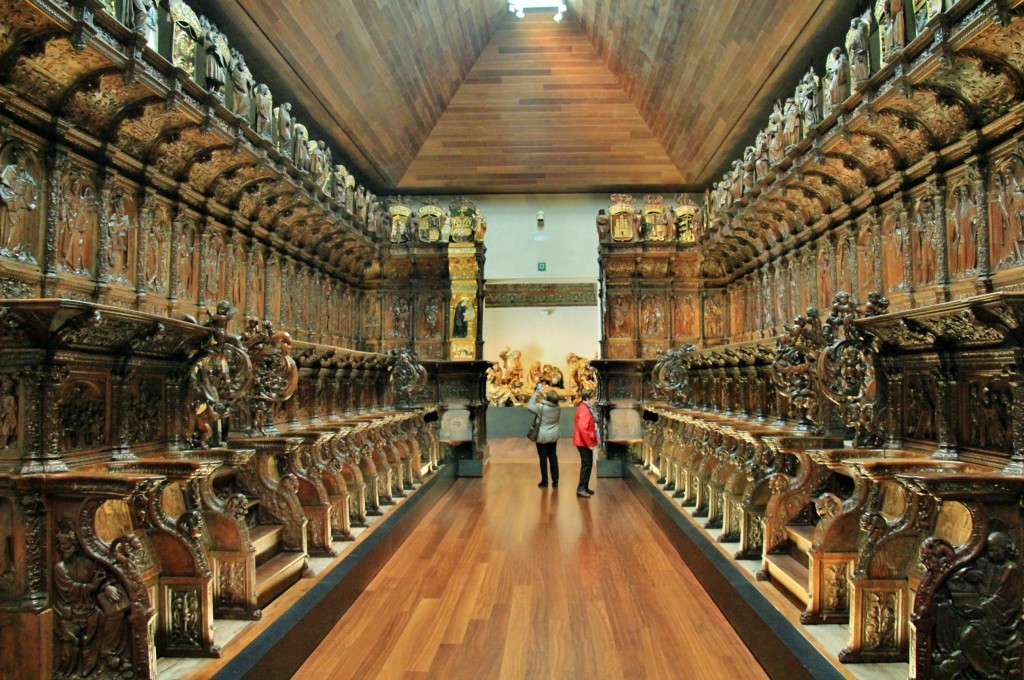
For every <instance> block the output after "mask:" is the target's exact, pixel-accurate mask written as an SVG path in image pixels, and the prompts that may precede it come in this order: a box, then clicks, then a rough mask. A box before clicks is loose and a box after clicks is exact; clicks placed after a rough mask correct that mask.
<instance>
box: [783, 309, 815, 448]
mask: <svg viewBox="0 0 1024 680" xmlns="http://www.w3.org/2000/svg"><path fill="white" fill-rule="evenodd" d="M784 328H785V332H784V333H783V334H782V335H781V336H780V337H779V339H778V340H777V341H776V346H775V359H774V361H773V362H772V375H773V377H774V380H775V385H776V386H777V387H778V389H779V392H781V393H782V394H783V395H785V396H786V397H788V398H789V401H790V403H791V404H792V405H793V407H794V408H795V409H796V410H797V412H798V414H799V421H800V426H801V427H802V428H804V429H810V427H811V426H812V425H814V424H816V423H818V422H820V419H819V418H817V416H816V412H817V410H818V405H819V403H820V399H819V396H818V389H817V385H816V381H815V379H814V371H815V368H816V365H817V362H818V358H819V356H820V355H821V352H822V351H823V350H824V349H825V346H826V342H827V341H826V339H825V337H824V335H823V334H822V329H821V319H820V318H819V316H818V309H817V308H816V307H808V308H807V312H806V313H805V314H802V315H799V316H797V317H796V318H795V319H793V323H791V324H785V325H784ZM812 414H815V417H814V418H813V419H812V417H811V415H812Z"/></svg>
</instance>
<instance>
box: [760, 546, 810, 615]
mask: <svg viewBox="0 0 1024 680" xmlns="http://www.w3.org/2000/svg"><path fill="white" fill-rule="evenodd" d="M764 567H765V569H766V570H767V571H768V573H769V574H770V575H771V577H772V578H773V579H774V580H775V581H776V582H777V583H778V584H779V585H780V586H782V587H783V588H785V589H786V590H788V591H789V592H791V593H792V594H793V596H794V597H796V598H797V599H798V600H800V601H801V602H803V603H804V605H808V604H810V602H811V594H810V592H808V590H807V585H808V580H809V578H810V576H809V572H808V570H807V567H805V566H804V565H802V564H800V562H798V561H797V560H795V559H793V558H792V557H790V556H789V555H765V557H764Z"/></svg>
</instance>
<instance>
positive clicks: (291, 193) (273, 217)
mask: <svg viewBox="0 0 1024 680" xmlns="http://www.w3.org/2000/svg"><path fill="white" fill-rule="evenodd" d="M301 201H302V197H301V195H300V194H299V190H298V189H296V188H294V187H285V188H282V189H281V190H280V191H275V192H272V193H270V194H268V195H267V196H266V197H265V198H264V200H263V202H262V205H261V207H260V209H259V210H258V211H257V215H256V216H255V217H254V218H253V221H254V222H258V223H259V224H260V225H262V226H263V227H264V228H265V229H267V230H269V231H273V226H274V225H275V224H276V222H277V218H278V216H279V215H280V214H281V213H282V212H284V211H286V210H290V209H292V208H294V206H295V205H296V204H298V203H300V202H301ZM275 233H276V232H275Z"/></svg>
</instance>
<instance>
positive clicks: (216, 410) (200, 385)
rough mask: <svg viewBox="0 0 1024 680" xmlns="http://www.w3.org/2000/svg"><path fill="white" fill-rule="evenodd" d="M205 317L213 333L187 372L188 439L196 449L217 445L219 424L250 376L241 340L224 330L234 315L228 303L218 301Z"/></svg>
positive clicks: (251, 373) (251, 370)
mask: <svg viewBox="0 0 1024 680" xmlns="http://www.w3.org/2000/svg"><path fill="white" fill-rule="evenodd" d="M207 314H208V315H209V320H208V321H207V322H206V324H205V325H206V326H207V327H209V328H211V329H212V330H213V332H212V334H211V336H210V339H209V340H208V342H207V343H206V344H205V345H204V346H203V347H202V348H201V349H200V350H198V351H197V352H196V354H195V356H194V357H193V360H192V365H191V369H190V370H189V380H190V384H191V388H192V392H193V395H194V397H193V408H192V419H193V423H194V432H193V435H192V439H193V444H194V445H195V446H199V447H207V446H209V445H211V444H220V443H221V442H220V425H219V421H220V420H221V419H222V418H224V417H226V416H227V415H228V414H229V413H230V412H231V407H232V405H233V404H234V403H235V402H236V401H238V400H239V399H240V398H241V397H242V396H244V395H245V394H246V392H247V391H248V390H249V387H250V386H251V385H252V382H253V373H254V372H253V366H252V362H251V361H250V360H249V355H248V354H247V353H246V351H245V349H244V347H243V345H242V341H241V339H240V338H239V337H238V336H237V335H235V334H233V333H231V332H229V331H228V322H230V321H231V317H233V316H234V315H235V309H234V308H233V307H232V306H231V303H230V302H228V301H227V300H222V301H221V302H219V303H218V304H217V309H216V311H215V312H214V313H212V314H211V313H210V312H207ZM215 435H216V436H215ZM211 440H212V441H211Z"/></svg>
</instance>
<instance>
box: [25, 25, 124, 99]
mask: <svg viewBox="0 0 1024 680" xmlns="http://www.w3.org/2000/svg"><path fill="white" fill-rule="evenodd" d="M48 52H51V53H52V52H59V54H56V55H55V54H47V53H48ZM46 59H49V60H53V61H59V62H60V66H61V71H60V72H56V71H55V70H54V69H52V68H40V67H39V64H38V62H39V61H42V60H46ZM113 63H114V62H113V61H112V60H111V59H110V58H108V57H107V55H106V54H105V53H104V52H103V51H100V50H79V49H77V48H76V47H75V45H74V44H73V43H72V40H71V36H68V35H66V34H59V35H52V34H51V36H50V37H49V38H48V39H46V40H43V41H41V42H38V43H34V44H33V45H32V47H31V48H30V49H28V50H26V51H23V52H22V53H21V55H20V56H19V58H17V59H15V60H14V62H13V63H12V64H11V68H10V70H9V71H7V72H6V81H7V82H8V83H11V84H12V85H14V87H15V89H17V90H18V91H19V93H20V94H21V96H23V97H25V98H26V99H27V100H29V101H32V102H34V103H36V104H38V105H39V106H40V107H42V108H43V109H45V110H47V111H50V112H52V111H53V110H55V108H56V106H57V104H59V103H60V102H61V101H62V100H63V97H64V93H65V92H66V91H67V89H68V88H69V87H71V86H72V85H73V84H74V83H75V81H77V80H78V78H79V76H80V75H82V74H83V73H88V72H90V71H93V70H96V69H99V68H102V67H105V66H110V65H111V64H113ZM19 76H26V77H25V78H21V77H19Z"/></svg>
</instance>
